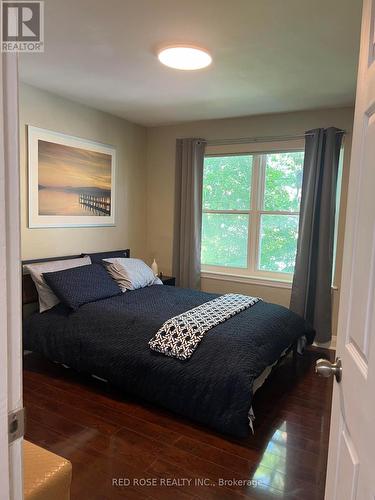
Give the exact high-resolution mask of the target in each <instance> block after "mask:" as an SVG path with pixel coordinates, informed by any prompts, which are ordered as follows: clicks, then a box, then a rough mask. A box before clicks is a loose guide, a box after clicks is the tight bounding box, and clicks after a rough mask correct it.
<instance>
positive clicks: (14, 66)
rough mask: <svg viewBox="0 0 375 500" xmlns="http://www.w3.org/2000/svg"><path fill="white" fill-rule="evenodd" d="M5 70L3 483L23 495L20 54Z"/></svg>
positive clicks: (0, 132) (0, 174) (14, 495)
mask: <svg viewBox="0 0 375 500" xmlns="http://www.w3.org/2000/svg"><path fill="white" fill-rule="evenodd" d="M0 74H1V90H2V91H1V93H0V117H1V118H0V119H1V129H0V286H1V293H0V484H1V489H2V495H4V497H3V498H10V499H12V500H19V499H20V500H21V499H22V498H23V474H22V441H23V438H19V439H17V440H15V441H13V442H12V443H9V435H8V414H9V412H12V411H16V410H18V409H21V408H22V404H23V403H22V337H21V331H22V300H21V265H20V262H21V243H20V242H21V236H20V227H21V225H20V166H19V117H18V57H17V54H13V53H3V54H1V59H0Z"/></svg>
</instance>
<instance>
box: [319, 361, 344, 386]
mask: <svg viewBox="0 0 375 500" xmlns="http://www.w3.org/2000/svg"><path fill="white" fill-rule="evenodd" d="M315 373H317V374H318V375H319V376H320V377H325V378H327V377H330V376H331V375H334V376H335V377H336V382H341V378H342V364H341V359H340V358H336V361H335V363H331V362H330V361H328V359H318V361H317V362H316V364H315Z"/></svg>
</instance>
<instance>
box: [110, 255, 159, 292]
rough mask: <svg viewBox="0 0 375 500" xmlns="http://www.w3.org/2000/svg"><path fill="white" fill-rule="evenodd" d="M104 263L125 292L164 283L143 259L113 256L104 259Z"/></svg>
mask: <svg viewBox="0 0 375 500" xmlns="http://www.w3.org/2000/svg"><path fill="white" fill-rule="evenodd" d="M103 263H104V265H105V266H106V268H107V271H108V272H109V274H110V275H111V276H112V278H113V279H114V280H115V281H116V282H117V284H118V286H119V287H120V288H121V290H122V291H123V292H126V290H136V289H137V288H144V287H146V286H151V285H162V284H163V283H162V281H161V280H160V279H159V278H158V277H157V276H155V275H154V273H153V272H152V269H151V268H150V267H149V266H148V265H147V264H146V263H145V262H143V260H141V259H130V258H113V259H104V260H103Z"/></svg>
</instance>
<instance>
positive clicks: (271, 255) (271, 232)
mask: <svg viewBox="0 0 375 500" xmlns="http://www.w3.org/2000/svg"><path fill="white" fill-rule="evenodd" d="M260 160H261V163H262V164H264V165H265V183H264V196H263V203H262V205H263V206H262V207H261V210H263V211H271V212H272V211H285V212H298V211H299V205H300V199H301V186H302V169H303V152H301V151H297V152H283V153H270V154H266V155H261V156H260ZM253 161H254V157H253V155H236V156H234V155H233V156H221V157H207V158H206V159H205V164H204V181H203V210H205V209H206V210H250V207H251V205H250V203H251V183H252V170H253ZM298 219H299V217H298V215H289V214H262V215H260V232H259V233H260V234H259V269H260V270H263V271H271V272H285V273H293V271H294V262H295V255H296V248H297V236H298ZM248 228H249V215H247V214H216V213H214V214H213V213H204V214H203V220H202V262H203V263H204V264H210V265H218V266H229V267H241V268H246V267H247V257H248V256H247V252H248Z"/></svg>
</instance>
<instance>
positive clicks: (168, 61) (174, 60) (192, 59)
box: [158, 45, 212, 71]
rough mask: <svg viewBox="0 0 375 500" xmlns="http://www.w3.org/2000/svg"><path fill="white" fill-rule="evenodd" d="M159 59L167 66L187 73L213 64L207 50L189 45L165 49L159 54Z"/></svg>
mask: <svg viewBox="0 0 375 500" xmlns="http://www.w3.org/2000/svg"><path fill="white" fill-rule="evenodd" d="M158 58H159V61H160V62H161V63H162V64H165V66H169V67H170V68H175V69H182V70H187V71H188V70H194V69H202V68H205V67H206V66H209V65H210V64H211V62H212V57H211V56H210V54H209V53H208V52H207V50H205V49H201V48H199V47H193V46H189V45H175V46H173V47H172V46H170V47H165V48H164V49H161V50H160V51H159V52H158Z"/></svg>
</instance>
